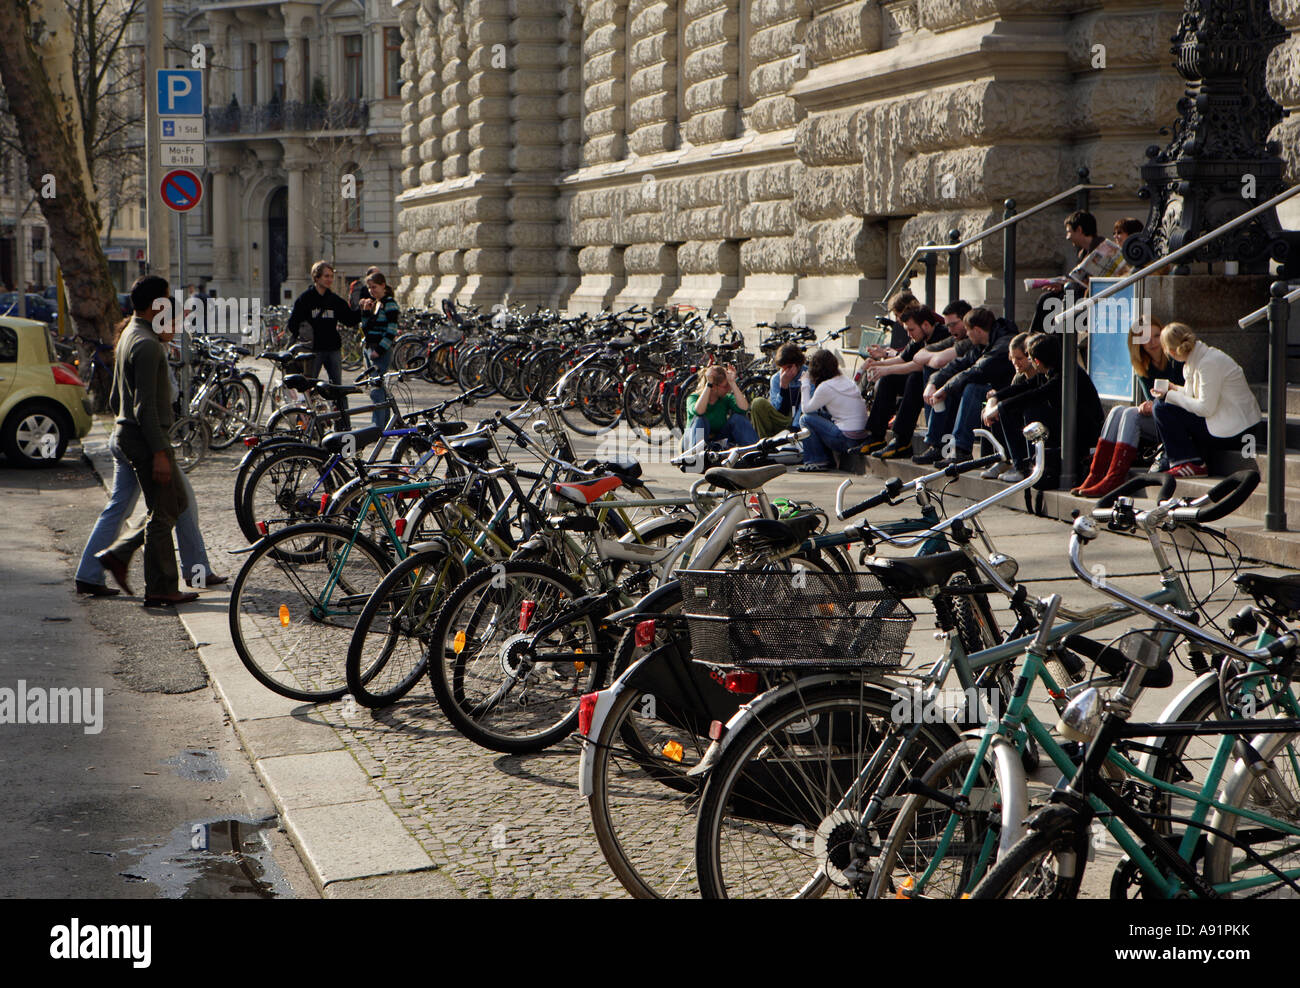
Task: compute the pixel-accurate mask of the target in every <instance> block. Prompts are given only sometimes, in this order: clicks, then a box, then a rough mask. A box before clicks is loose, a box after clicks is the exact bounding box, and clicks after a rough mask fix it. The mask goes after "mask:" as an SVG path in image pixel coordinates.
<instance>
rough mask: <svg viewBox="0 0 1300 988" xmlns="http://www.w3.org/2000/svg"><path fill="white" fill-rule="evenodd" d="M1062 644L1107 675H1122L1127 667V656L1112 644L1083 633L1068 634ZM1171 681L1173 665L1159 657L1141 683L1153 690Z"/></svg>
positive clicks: (1161, 687)
mask: <svg viewBox="0 0 1300 988" xmlns="http://www.w3.org/2000/svg"><path fill="white" fill-rule="evenodd" d="M1064 644H1065V647H1066V648H1068V649H1069V650H1070V651H1072V652H1077V653H1079V654H1080V655H1082V656H1083V657H1084V658H1085V659H1088V660H1089V661H1091V662H1095V663H1097V665H1098V666H1100V667H1101V669H1102V671H1104V672H1106V673H1107V674H1108V675H1111V676H1122V675H1124V673H1125V671H1126V670H1127V669H1128V666H1129V660H1128V657H1127V656H1125V654H1124V653H1123V652H1121V651H1120V650H1119V649H1118V648H1116V647H1115V646H1114V645H1103V644H1102V643H1101V642H1097V641H1093V640H1092V639H1091V638H1085V637H1084V636H1083V635H1070V636H1068V637H1067V638H1066V639H1065V642H1064ZM1173 681H1174V667H1173V666H1171V665H1170V664H1169V660H1168V659H1167V658H1165V659H1161V660H1160V665H1158V666H1156V667H1155V668H1154V669H1148V670H1147V672H1146V675H1145V676H1143V677H1142V685H1143V686H1146V687H1149V688H1150V689H1154V690H1159V689H1164V688H1165V687H1166V686H1168V685H1169V684H1170V683H1172V682H1173Z"/></svg>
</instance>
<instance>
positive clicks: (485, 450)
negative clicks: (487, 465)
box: [451, 436, 492, 460]
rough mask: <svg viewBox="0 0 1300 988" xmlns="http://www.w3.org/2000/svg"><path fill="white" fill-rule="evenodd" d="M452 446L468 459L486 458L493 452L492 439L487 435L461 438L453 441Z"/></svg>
mask: <svg viewBox="0 0 1300 988" xmlns="http://www.w3.org/2000/svg"><path fill="white" fill-rule="evenodd" d="M451 448H452V449H454V450H455V451H456V452H457V453H459V454H460V455H461V456H464V457H466V458H467V459H471V460H485V459H487V456H488V454H489V453H491V452H492V440H490V439H488V438H487V437H486V436H483V437H481V438H478V439H461V440H459V441H457V442H454V443H452V444H451Z"/></svg>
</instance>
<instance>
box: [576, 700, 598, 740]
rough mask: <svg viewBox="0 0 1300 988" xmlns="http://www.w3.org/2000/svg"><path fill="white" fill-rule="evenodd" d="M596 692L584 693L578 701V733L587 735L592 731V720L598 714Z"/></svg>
mask: <svg viewBox="0 0 1300 988" xmlns="http://www.w3.org/2000/svg"><path fill="white" fill-rule="evenodd" d="M597 695H598V694H596V693H584V694H582V699H580V700H579V701H578V733H579V734H581V735H582V736H583V737H586V736H587V735H589V734H590V733H591V721H592V719H593V718H594V717H595V716H596V697H597Z"/></svg>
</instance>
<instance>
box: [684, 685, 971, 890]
mask: <svg viewBox="0 0 1300 988" xmlns="http://www.w3.org/2000/svg"><path fill="white" fill-rule="evenodd" d="M893 707H894V696H893V694H892V693H891V692H890V691H888V690H885V689H882V688H880V687H878V686H874V685H873V684H871V683H868V682H866V681H864V680H844V681H840V682H831V683H825V682H823V683H818V684H815V685H812V686H807V687H805V686H802V685H797V686H796V687H795V688H794V689H793V690H791V691H790V692H788V693H785V694H783V695H778V696H776V697H775V698H774V699H772V700H770V701H768V702H767V703H759V704H758V705H756V707H755V709H754V712H753V716H752V719H751V720H749V721H748V722H747V723H745V724H744V725H743V726H742V727H740V728H738V730H737V733H736V736H735V737H734V738H732V739H731V741H730V744H729V745H728V747H727V748H726V750H725V751H724V752H723V754H722V756H721V757H720V758H719V759H718V762H717V764H716V765H715V766H714V768H713V771H712V772H711V773H710V774H709V778H708V782H707V783H706V785H705V788H704V793H703V796H702V797H701V801H700V813H699V822H698V828H697V830H696V835H695V864H696V869H697V871H698V872H699V881H700V892H701V894H702V895H704V897H705V898H738V897H740V898H813V897H818V896H834V897H846V898H856V897H857V889H856V888H855V884H856V883H857V882H861V881H863V880H865V876H862V877H855V876H854V875H853V874H851V873H846V872H847V870H848V866H849V865H850V864H851V863H853V861H854V860H855V859H859V858H860V857H861V852H859V851H858V850H857V848H859V847H862V848H866V847H870V846H874V845H876V844H878V843H879V838H878V834H881V833H885V832H887V831H888V830H889V828H890V826H891V825H892V823H893V819H894V816H895V814H896V812H897V809H898V805H899V802H900V799H899V798H898V796H897V791H898V787H899V786H901V785H902V783H903V782H904V781H906V780H907V779H909V778H912V777H914V776H920V775H921V774H922V773H924V772H925V771H926V770H927V769H928V768H929V767H930V765H932V764H933V763H934V762H935V760H936V759H937V758H938V757H939V756H940V755H941V754H942V753H943V752H944V751H945V750H946V749H948V748H949V747H951V746H952V745H953V744H955V743H956V742H957V741H958V740H959V739H958V737H957V735H956V733H955V732H954V731H953V730H952V729H951V728H948V727H947V726H946V725H943V724H928V725H917V726H916V731H917V733H916V736H915V738H914V739H913V740H912V741H911V742H910V744H908V745H907V748H906V750H905V751H904V752H903V756H902V758H901V761H900V769H901V771H899V772H897V773H895V777H894V778H893V779H892V780H891V782H890V785H889V788H888V789H882V783H883V770H884V768H885V765H886V764H887V763H888V762H889V760H890V759H888V758H884V757H880V758H877V759H875V761H876V763H877V764H875V765H873V766H872V767H871V771H867V765H868V762H869V761H870V760H871V759H872V756H873V755H875V754H876V753H877V750H878V749H879V748H880V747H881V745H882V744H883V743H884V742H885V741H886V739H887V738H889V737H890V735H891V729H892V728H893V726H894V724H893V717H892V711H893ZM894 740H895V741H896V742H899V743H904V739H903V738H902V737H898V736H895V737H894ZM877 794H879V796H880V797H881V798H882V800H883V804H882V808H881V810H880V812H879V813H878V814H877V815H876V816H875V818H874V819H873V820H871V821H870V823H869V829H866V830H864V829H863V827H862V825H861V820H862V817H863V815H864V811H865V810H866V808H867V806H868V803H869V801H870V800H871V799H872V797H873V796H875V795H877Z"/></svg>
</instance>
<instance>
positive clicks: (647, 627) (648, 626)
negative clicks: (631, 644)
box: [632, 618, 655, 648]
mask: <svg viewBox="0 0 1300 988" xmlns="http://www.w3.org/2000/svg"><path fill="white" fill-rule="evenodd" d="M632 638H633V641H635V642H636V647H637V648H649V647H650V646H651V645H653V644H654V640H655V622H654V619H653V618H651V619H650V620H648V621H638V622H637V625H636V631H635V632H633V635H632Z"/></svg>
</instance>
